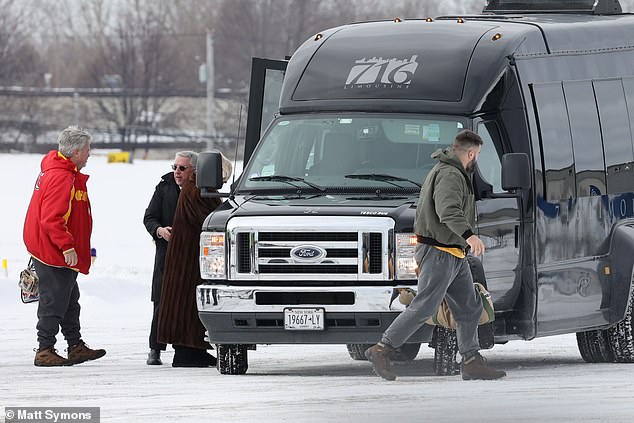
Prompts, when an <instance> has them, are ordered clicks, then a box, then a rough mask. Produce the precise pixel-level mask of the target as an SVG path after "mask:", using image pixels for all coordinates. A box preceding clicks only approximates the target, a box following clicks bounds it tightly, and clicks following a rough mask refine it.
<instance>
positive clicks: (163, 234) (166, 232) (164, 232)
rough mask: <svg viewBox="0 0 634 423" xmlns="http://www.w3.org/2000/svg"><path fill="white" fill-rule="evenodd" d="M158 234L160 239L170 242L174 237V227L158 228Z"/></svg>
mask: <svg viewBox="0 0 634 423" xmlns="http://www.w3.org/2000/svg"><path fill="white" fill-rule="evenodd" d="M156 234H157V235H158V237H159V238H163V239H164V240H165V241H169V240H170V238H171V237H172V227H171V226H165V227H161V228H158V229H157V230H156Z"/></svg>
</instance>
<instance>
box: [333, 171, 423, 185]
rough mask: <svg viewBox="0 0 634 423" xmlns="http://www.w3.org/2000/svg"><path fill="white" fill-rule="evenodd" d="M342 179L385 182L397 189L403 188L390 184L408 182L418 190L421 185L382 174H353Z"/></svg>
mask: <svg viewBox="0 0 634 423" xmlns="http://www.w3.org/2000/svg"><path fill="white" fill-rule="evenodd" d="M344 178H348V179H367V180H371V181H381V182H387V183H388V184H391V185H394V186H395V187H399V188H404V187H402V186H400V185H399V184H394V183H392V181H403V182H409V183H411V184H414V185H416V186H417V187H418V188H420V187H421V185H420V184H419V183H418V182H415V181H412V180H411V179H407V178H401V177H400V176H393V175H385V174H382V173H365V174H358V175H357V174H354V173H353V174H350V175H345V176H344Z"/></svg>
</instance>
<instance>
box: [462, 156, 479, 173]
mask: <svg viewBox="0 0 634 423" xmlns="http://www.w3.org/2000/svg"><path fill="white" fill-rule="evenodd" d="M477 164H478V162H477V160H476V159H473V160H471V161H470V162H469V163H467V165H466V166H465V170H466V171H467V173H473V172H474V171H475V168H476V165H477Z"/></svg>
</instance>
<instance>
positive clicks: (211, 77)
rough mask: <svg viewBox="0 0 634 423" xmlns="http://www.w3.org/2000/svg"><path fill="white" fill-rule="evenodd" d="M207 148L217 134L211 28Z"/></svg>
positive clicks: (210, 145)
mask: <svg viewBox="0 0 634 423" xmlns="http://www.w3.org/2000/svg"><path fill="white" fill-rule="evenodd" d="M206 76H207V136H209V137H210V138H209V140H208V141H207V150H211V149H212V147H213V145H212V144H213V142H212V139H211V137H213V136H214V135H216V129H215V128H214V111H213V109H214V40H213V37H212V34H211V31H210V30H207V75H206Z"/></svg>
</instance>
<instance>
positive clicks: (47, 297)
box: [33, 259, 81, 349]
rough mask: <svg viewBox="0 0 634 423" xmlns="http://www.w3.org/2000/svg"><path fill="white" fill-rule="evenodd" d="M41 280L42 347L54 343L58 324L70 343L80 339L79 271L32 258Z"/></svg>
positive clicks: (39, 334) (39, 332) (39, 335)
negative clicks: (50, 264)
mask: <svg viewBox="0 0 634 423" xmlns="http://www.w3.org/2000/svg"><path fill="white" fill-rule="evenodd" d="M33 263H34V266H35V272H36V273H37V276H38V278H39V280H40V301H39V304H38V307H37V319H38V320H37V325H36V328H37V341H38V343H39V344H40V349H42V348H47V347H51V346H53V345H55V341H56V336H57V333H58V332H59V328H60V326H61V328H62V334H63V335H64V338H65V339H66V342H68V345H69V346H72V345H75V344H77V343H79V340H80V339H81V334H80V333H79V330H80V325H79V311H80V309H81V307H80V305H79V286H78V285H77V272H75V271H74V270H72V269H68V268H65V267H53V266H47V265H46V264H44V263H41V262H39V261H37V260H35V259H34V260H33Z"/></svg>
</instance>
